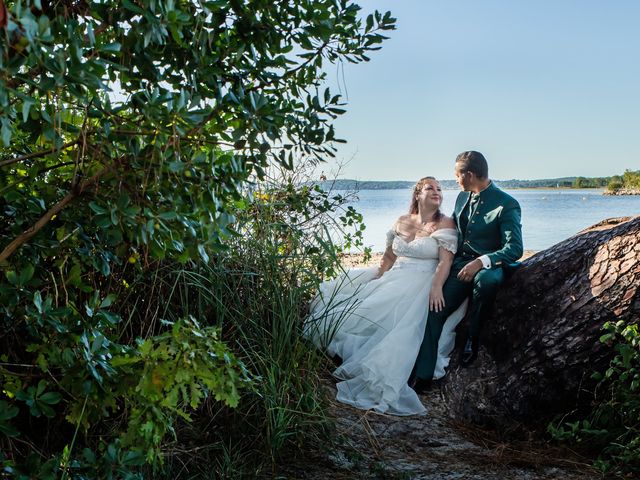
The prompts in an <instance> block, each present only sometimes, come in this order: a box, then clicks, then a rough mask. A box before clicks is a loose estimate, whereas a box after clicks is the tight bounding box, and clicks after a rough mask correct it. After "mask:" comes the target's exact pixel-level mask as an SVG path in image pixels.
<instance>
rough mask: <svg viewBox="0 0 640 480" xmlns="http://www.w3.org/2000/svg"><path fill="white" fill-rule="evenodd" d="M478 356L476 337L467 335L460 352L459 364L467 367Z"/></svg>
mask: <svg viewBox="0 0 640 480" xmlns="http://www.w3.org/2000/svg"><path fill="white" fill-rule="evenodd" d="M477 357H478V337H477V336H476V337H469V338H468V339H467V343H465V344H464V349H463V350H462V353H461V354H460V365H462V366H463V367H467V366H469V365H471V364H472V363H473V362H474V361H475V359H476V358H477Z"/></svg>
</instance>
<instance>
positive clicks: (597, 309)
mask: <svg viewBox="0 0 640 480" xmlns="http://www.w3.org/2000/svg"><path fill="white" fill-rule="evenodd" d="M639 286H640V216H638V217H628V218H614V219H609V220H605V221H603V222H601V223H599V224H597V225H594V226H593V227H590V228H589V229H587V230H584V231H582V232H580V233H578V234H577V235H575V236H573V237H571V238H569V239H567V240H565V241H563V242H561V243H559V244H557V245H555V246H553V247H551V248H549V249H547V250H544V251H542V252H539V253H538V254H536V255H534V256H533V257H531V258H529V259H527V260H525V261H524V262H523V264H522V266H521V267H520V268H519V269H518V271H517V272H516V273H515V274H514V275H513V276H512V277H511V278H510V279H509V280H508V281H507V282H505V285H504V286H503V288H502V289H501V291H500V293H499V295H498V298H497V299H496V303H495V307H494V310H493V313H492V315H491V316H490V318H488V319H487V322H486V323H485V325H484V327H483V334H482V338H481V345H482V346H481V348H480V355H479V357H478V360H476V362H475V363H474V364H473V365H472V366H471V367H468V368H465V369H462V368H459V367H458V362H457V359H456V358H455V357H454V358H452V365H451V369H450V378H449V380H448V381H447V382H446V385H445V387H444V389H443V391H444V395H445V399H446V401H447V403H448V406H449V408H450V411H451V413H452V414H453V416H455V417H457V418H460V419H463V420H466V421H471V422H474V423H481V424H490V425H491V424H493V425H495V424H503V425H504V424H509V423H513V422H514V421H515V422H519V423H537V422H546V421H547V420H549V419H550V418H551V417H552V416H554V415H557V414H561V413H567V412H570V411H572V410H573V409H575V408H580V406H584V405H585V404H587V403H588V402H589V401H590V400H591V399H592V392H593V389H594V387H595V380H593V379H592V378H591V375H592V373H593V372H594V371H604V370H605V369H606V368H607V365H608V363H609V361H610V360H611V358H612V356H613V354H614V351H613V348H611V347H610V346H606V345H604V344H602V343H601V342H600V341H599V338H600V336H601V335H602V334H603V332H602V330H601V328H602V326H603V325H604V323H605V322H606V321H617V320H624V321H626V322H630V323H637V322H638V320H639V319H640V291H639Z"/></svg>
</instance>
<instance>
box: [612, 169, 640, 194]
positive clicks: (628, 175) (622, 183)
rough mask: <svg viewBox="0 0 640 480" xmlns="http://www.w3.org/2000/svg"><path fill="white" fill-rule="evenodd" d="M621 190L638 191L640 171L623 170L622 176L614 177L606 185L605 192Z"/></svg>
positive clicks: (639, 188) (639, 187)
mask: <svg viewBox="0 0 640 480" xmlns="http://www.w3.org/2000/svg"><path fill="white" fill-rule="evenodd" d="M622 189H629V190H640V170H636V171H633V170H625V172H624V173H623V174H622V175H615V176H613V177H612V178H611V181H610V182H609V183H608V184H607V190H611V191H613V192H615V191H617V190H622Z"/></svg>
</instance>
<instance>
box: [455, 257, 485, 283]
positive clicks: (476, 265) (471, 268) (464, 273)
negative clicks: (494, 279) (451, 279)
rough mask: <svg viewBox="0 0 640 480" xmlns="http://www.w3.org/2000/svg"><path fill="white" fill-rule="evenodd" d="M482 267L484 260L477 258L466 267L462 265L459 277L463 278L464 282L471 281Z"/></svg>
mask: <svg viewBox="0 0 640 480" xmlns="http://www.w3.org/2000/svg"><path fill="white" fill-rule="evenodd" d="M481 269H482V260H480V259H479V258H476V259H475V260H472V261H471V262H469V263H467V264H466V265H465V266H464V267H462V270H460V271H459V272H458V279H459V280H462V281H463V282H471V281H472V280H473V277H475V276H476V273H478V272H479V271H480V270H481Z"/></svg>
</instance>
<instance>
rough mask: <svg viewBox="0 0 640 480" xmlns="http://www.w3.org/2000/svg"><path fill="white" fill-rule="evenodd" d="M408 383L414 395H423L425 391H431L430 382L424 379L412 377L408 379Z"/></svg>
mask: <svg viewBox="0 0 640 480" xmlns="http://www.w3.org/2000/svg"><path fill="white" fill-rule="evenodd" d="M408 383H409V386H410V387H411V388H413V390H414V391H415V392H416V393H425V392H426V391H427V390H429V389H431V380H425V379H424V378H418V377H416V376H413V377H410V378H409V382H408Z"/></svg>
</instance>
